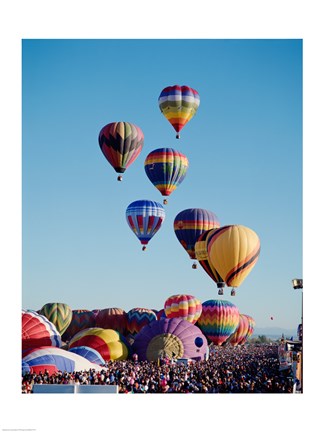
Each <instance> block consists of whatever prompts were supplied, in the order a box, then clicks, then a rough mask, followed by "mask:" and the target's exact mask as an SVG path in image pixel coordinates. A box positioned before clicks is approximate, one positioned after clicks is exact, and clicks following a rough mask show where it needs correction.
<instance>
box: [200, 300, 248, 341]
mask: <svg viewBox="0 0 324 432" xmlns="http://www.w3.org/2000/svg"><path fill="white" fill-rule="evenodd" d="M239 320H240V313H239V310H238V308H237V307H236V306H235V305H234V304H233V303H231V302H229V301H227V300H207V301H205V302H203V303H202V312H201V315H200V318H199V319H198V321H197V326H198V327H199V328H200V329H201V331H202V332H203V334H204V335H205V336H206V337H207V338H208V339H209V340H210V341H211V342H213V343H214V344H215V345H222V344H223V343H224V342H225V341H226V339H227V338H228V337H229V336H230V335H231V334H232V333H234V332H235V330H236V329H237V326H238V324H239Z"/></svg>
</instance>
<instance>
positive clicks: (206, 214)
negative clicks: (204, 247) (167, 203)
mask: <svg viewBox="0 0 324 432" xmlns="http://www.w3.org/2000/svg"><path fill="white" fill-rule="evenodd" d="M219 226H220V222H219V220H218V218H217V216H216V215H215V213H213V212H211V211H209V210H205V209H201V208H190V209H186V210H182V211H181V212H180V213H178V214H177V216H176V217H175V219H174V223H173V228H174V232H175V235H176V236H177V239H178V240H179V242H180V243H181V245H182V246H183V247H184V249H185V250H186V251H187V253H188V255H189V256H190V258H191V259H195V258H196V253H195V244H196V241H197V240H198V238H199V236H200V235H201V234H202V233H203V232H205V231H208V230H210V229H213V228H218V227H219Z"/></svg>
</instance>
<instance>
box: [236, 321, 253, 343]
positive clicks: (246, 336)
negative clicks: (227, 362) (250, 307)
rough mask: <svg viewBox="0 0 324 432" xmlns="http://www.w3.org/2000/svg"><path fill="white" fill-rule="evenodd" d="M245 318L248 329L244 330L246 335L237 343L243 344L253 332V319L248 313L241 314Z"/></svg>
mask: <svg viewBox="0 0 324 432" xmlns="http://www.w3.org/2000/svg"><path fill="white" fill-rule="evenodd" d="M243 315H244V316H245V317H246V318H247V320H248V324H249V325H248V330H247V332H246V335H245V336H244V337H243V338H242V340H241V341H240V342H239V345H244V344H245V342H246V341H247V340H248V339H249V337H250V336H252V334H253V332H254V327H255V320H254V318H252V317H251V316H250V315H246V314H243Z"/></svg>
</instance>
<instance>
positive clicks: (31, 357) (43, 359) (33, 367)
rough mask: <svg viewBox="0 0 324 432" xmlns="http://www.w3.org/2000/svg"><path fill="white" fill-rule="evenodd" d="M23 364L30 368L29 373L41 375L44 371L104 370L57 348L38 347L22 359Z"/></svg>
mask: <svg viewBox="0 0 324 432" xmlns="http://www.w3.org/2000/svg"><path fill="white" fill-rule="evenodd" d="M22 360H23V362H24V364H27V365H28V366H29V368H30V371H29V373H41V372H43V373H44V371H45V369H46V370H47V371H48V372H49V374H53V373H55V372H58V371H65V372H69V373H71V372H74V371H83V370H90V369H95V370H96V371H97V372H100V371H102V370H106V369H105V368H104V367H103V366H99V365H98V364H96V363H93V362H91V361H89V360H87V359H86V358H84V357H82V356H80V355H78V354H76V353H74V352H70V351H66V350H64V349H61V348H57V347H47V346H45V347H40V348H35V349H33V350H31V351H30V352H29V353H28V354H27V355H26V356H24V357H23V359H22Z"/></svg>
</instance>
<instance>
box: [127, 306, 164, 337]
mask: <svg viewBox="0 0 324 432" xmlns="http://www.w3.org/2000/svg"><path fill="white" fill-rule="evenodd" d="M156 320H157V316H156V313H155V312H153V310H152V309H147V308H139V307H136V308H133V309H131V310H129V311H128V312H127V330H128V332H129V333H130V334H131V335H132V336H134V335H136V334H137V333H139V332H140V331H141V330H142V328H143V327H145V326H146V325H148V324H149V323H151V322H152V321H156Z"/></svg>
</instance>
